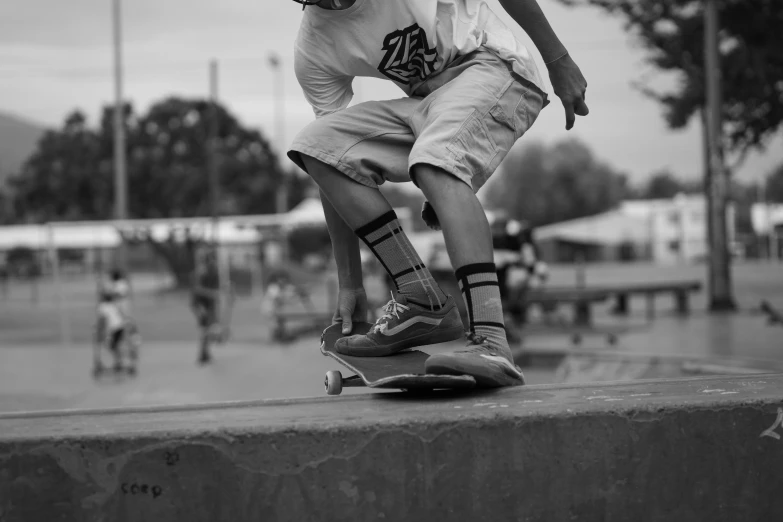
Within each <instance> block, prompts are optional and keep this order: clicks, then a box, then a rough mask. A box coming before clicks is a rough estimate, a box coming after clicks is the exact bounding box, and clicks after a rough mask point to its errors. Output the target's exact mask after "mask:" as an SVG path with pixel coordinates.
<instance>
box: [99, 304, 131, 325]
mask: <svg viewBox="0 0 783 522" xmlns="http://www.w3.org/2000/svg"><path fill="white" fill-rule="evenodd" d="M98 314H99V315H100V316H101V317H103V319H104V320H105V321H106V328H107V329H108V330H109V331H110V332H114V331H116V330H119V329H120V328H122V327H123V326H125V319H124V318H123V315H122V312H121V311H120V310H119V308H118V307H117V305H116V303H107V302H102V303H101V304H99V305H98Z"/></svg>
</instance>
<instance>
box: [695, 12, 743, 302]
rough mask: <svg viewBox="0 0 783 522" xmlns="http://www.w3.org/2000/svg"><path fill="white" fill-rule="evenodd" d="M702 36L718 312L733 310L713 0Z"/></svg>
mask: <svg viewBox="0 0 783 522" xmlns="http://www.w3.org/2000/svg"><path fill="white" fill-rule="evenodd" d="M704 33H705V37H704V38H705V42H704V43H705V45H704V48H705V51H704V52H705V75H704V76H705V81H706V91H707V92H706V94H707V103H706V107H705V109H704V112H703V117H704V133H705V134H704V136H705V153H706V154H705V155H706V162H705V163H706V171H707V174H706V189H707V190H705V195H706V197H707V222H708V239H709V243H708V244H709V309H710V311H713V312H718V311H731V310H736V308H737V306H736V304H735V303H734V297H733V296H732V289H731V253H730V251H729V237H728V227H727V223H726V216H727V212H726V210H727V207H728V192H729V183H728V171H727V169H726V168H725V165H724V158H723V147H722V140H723V132H722V118H721V110H722V103H721V93H720V87H721V83H720V82H721V75H720V72H721V71H720V58H719V52H718V7H717V4H716V0H707V3H706V6H705V30H704Z"/></svg>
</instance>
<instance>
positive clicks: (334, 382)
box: [324, 370, 343, 395]
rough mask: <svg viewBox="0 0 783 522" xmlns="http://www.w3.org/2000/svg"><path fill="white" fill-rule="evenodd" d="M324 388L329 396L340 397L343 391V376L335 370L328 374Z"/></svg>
mask: <svg viewBox="0 0 783 522" xmlns="http://www.w3.org/2000/svg"><path fill="white" fill-rule="evenodd" d="M324 387H325V388H326V394H327V395H340V393H341V392H342V391H343V376H342V375H341V374H340V372H338V371H334V370H330V371H328V372H326V379H324Z"/></svg>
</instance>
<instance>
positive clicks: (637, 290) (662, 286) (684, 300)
mask: <svg viewBox="0 0 783 522" xmlns="http://www.w3.org/2000/svg"><path fill="white" fill-rule="evenodd" d="M590 288H593V289H597V290H600V291H603V292H607V293H609V294H610V295H612V296H614V297H615V305H614V307H613V308H612V313H613V314H615V315H628V314H629V312H630V305H629V298H630V297H631V296H633V295H643V296H645V297H646V300H647V318H648V319H652V318H653V317H655V297H656V296H657V295H658V294H671V295H672V297H673V298H674V304H675V309H676V311H677V313H678V314H679V315H688V314H689V313H690V302H689V297H690V294H692V293H696V292H700V291H701V288H702V284H701V281H670V282H664V283H639V284H636V283H634V284H629V285H612V286H596V287H590Z"/></svg>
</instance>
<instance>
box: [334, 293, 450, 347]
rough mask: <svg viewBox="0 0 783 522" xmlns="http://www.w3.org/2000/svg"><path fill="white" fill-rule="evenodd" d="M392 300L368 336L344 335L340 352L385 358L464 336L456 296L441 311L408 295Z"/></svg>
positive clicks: (448, 300) (447, 301)
mask: <svg viewBox="0 0 783 522" xmlns="http://www.w3.org/2000/svg"><path fill="white" fill-rule="evenodd" d="M399 299H400V300H399V301H396V300H395V299H394V297H392V299H391V301H389V302H388V303H386V306H384V307H383V311H384V314H383V315H382V316H381V317H379V318H378V320H377V321H376V322H375V325H373V327H372V329H370V331H369V332H367V334H366V335H352V336H350V337H343V338H341V339H338V340H337V342H336V343H334V347H335V349H336V350H337V352H338V353H341V354H343V355H353V356H358V357H382V356H384V355H393V354H395V353H397V352H401V351H403V350H407V349H409V348H414V347H416V346H424V345H427V344H437V343H445V342H447V341H454V340H456V339H460V338H461V337H462V336H463V335H464V326H463V325H462V318H461V317H460V315H459V310H457V305H456V304H455V303H454V299H453V298H452V297H451V296H449V298H448V299H447V300H446V303H445V304H444V305H443V307H442V308H441V309H440V310H434V311H433V310H430V309H428V308H424V307H422V306H418V305H416V304H413V303H409V302H407V301H406V300H405V298H404V297H400V298H399Z"/></svg>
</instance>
